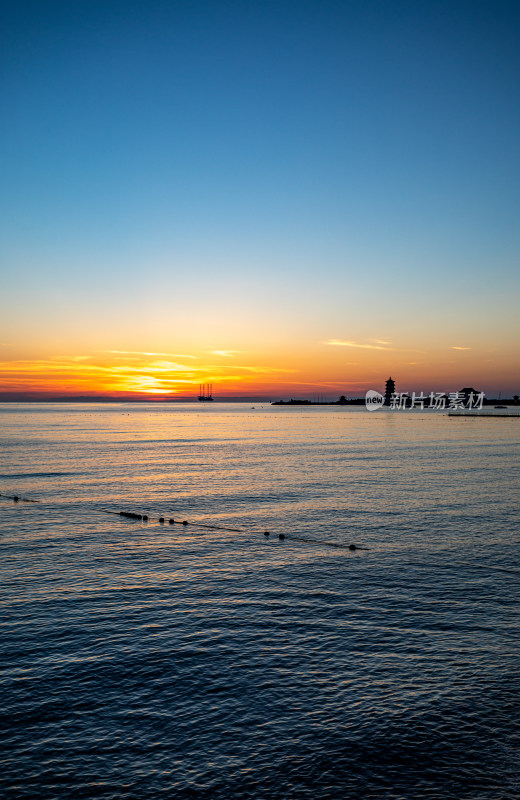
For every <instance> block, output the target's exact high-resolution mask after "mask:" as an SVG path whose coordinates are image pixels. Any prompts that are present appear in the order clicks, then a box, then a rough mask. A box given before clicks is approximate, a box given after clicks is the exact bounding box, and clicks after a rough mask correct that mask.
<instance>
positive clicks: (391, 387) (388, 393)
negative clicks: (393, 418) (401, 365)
mask: <svg viewBox="0 0 520 800" xmlns="http://www.w3.org/2000/svg"><path fill="white" fill-rule="evenodd" d="M394 392H395V382H394V381H393V380H392V378H388V380H387V382H386V386H385V403H384V404H385V406H389V405H390V400H391V398H392V395H393V393H394Z"/></svg>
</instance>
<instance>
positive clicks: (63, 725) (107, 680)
mask: <svg viewBox="0 0 520 800" xmlns="http://www.w3.org/2000/svg"><path fill="white" fill-rule="evenodd" d="M0 444H1V449H0V492H1V493H2V497H0V547H1V551H2V561H1V571H2V588H1V598H0V599H1V605H0V609H1V641H0V651H1V668H2V671H1V689H2V700H3V702H2V716H3V719H2V738H3V743H4V745H3V749H2V756H1V769H0V793H1V794H2V796H5V797H13V798H41V800H46V799H47V798H91V797H92V798H94V797H95V798H98V797H99V798H142V799H143V800H147V799H148V798H151V799H152V798H160V797H168V798H169V797H172V798H201V799H202V798H204V799H206V798H207V800H210V799H211V800H224V799H226V800H227V799H228V798H255V799H256V798H261V799H262V800H264V799H265V800H267V799H268V798H269V800H278V799H280V800H281V799H282V798H283V800H287V799H289V800H290V799H291V798H295V799H296V798H313V799H315V798H345V799H346V800H349V799H350V798H360V800H364V799H365V798H367V799H369V798H388V799H389V800H390V798H391V799H392V800H399V798H407V799H408V798H439V800H440V799H441V798H443V799H444V798H457V800H491V799H493V800H498V798H500V799H501V800H502V799H503V798H515V800H518V798H520V780H519V778H518V776H519V774H520V750H519V746H520V736H519V724H518V722H519V717H518V708H519V697H520V692H519V690H520V677H519V661H520V659H519V655H518V630H519V629H518V621H519V620H518V617H519V613H518V587H519V577H520V565H519V557H518V552H519V538H520V537H519V528H518V497H519V496H520V491H519V488H520V487H519V484H520V480H519V473H520V467H519V464H520V459H519V455H520V421H519V420H516V419H512V420H511V419H509V420H508V419H489V418H481V419H478V420H474V419H467V418H449V417H447V416H445V415H443V414H428V413H420V412H417V413H414V412H401V413H399V412H393V413H392V412H377V413H374V414H369V413H367V412H366V411H364V410H362V409H359V410H356V409H348V408H338V407H317V408H304V407H296V408H280V407H271V406H264V407H262V406H261V405H257V406H256V407H255V408H251V407H250V406H249V405H224V404H217V403H215V404H213V405H211V406H210V405H200V406H199V405H196V404H191V405H180V404H179V405H178V404H171V405H160V404H159V405H74V406H67V405H41V406H40V405H19V406H15V405H7V404H6V405H1V406H0ZM5 495H11V496H14V495H17V496H19V497H22V498H27V499H30V500H38V501H39V502H34V503H29V502H24V501H22V500H20V501H19V502H14V501H13V500H12V499H9V497H6V496H5ZM121 510H124V511H130V512H135V513H139V514H144V513H146V514H147V515H148V516H149V520H148V522H141V521H136V520H132V519H129V518H125V517H121V516H119V515H118V512H119V511H121ZM106 512H115V513H106ZM160 516H164V517H165V523H163V524H161V523H160V522H159V517H160ZM170 518H172V519H174V520H176V521H177V520H178V521H179V522H182V521H183V520H187V521H188V522H189V524H188V525H182V524H177V522H175V523H174V524H171V525H170V524H169V519H170ZM202 525H206V526H212V527H202ZM230 529H233V530H230ZM266 530H268V531H270V536H268V537H267V536H264V531H266ZM281 533H282V534H284V535H285V539H279V538H278V536H279V534H281ZM352 543H355V544H356V545H357V546H358V549H356V550H354V551H352V550H349V548H348V545H350V544H352ZM360 547H363V548H367V549H360Z"/></svg>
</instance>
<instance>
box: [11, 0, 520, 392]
mask: <svg viewBox="0 0 520 800" xmlns="http://www.w3.org/2000/svg"><path fill="white" fill-rule="evenodd" d="M0 30H1V33H0V52H1V57H0V58H1V62H0V64H1V73H0V76H1V77H0V92H1V108H2V125H1V128H0V206H1V214H0V268H1V283H0V400H2V399H4V400H5V399H24V398H33V399H35V398H52V397H78V396H81V397H83V396H85V397H87V396H88V397H105V396H106V397H116V398H122V399H125V398H143V399H161V398H167V399H176V398H178V399H184V398H194V397H195V396H196V395H197V394H198V390H199V384H200V383H202V382H211V383H212V384H213V391H214V395H215V397H216V398H218V397H221V398H223V397H237V398H239V397H243V398H247V397H258V398H266V399H276V398H278V397H291V396H292V397H308V398H313V397H317V396H324V397H327V398H328V397H330V398H334V399H335V398H336V397H337V396H338V395H339V394H345V395H347V396H362V395H363V394H364V393H365V391H366V390H367V389H381V388H382V386H384V381H385V380H386V378H387V377H388V376H389V375H391V376H392V377H393V378H394V380H395V381H396V388H397V389H398V390H399V391H412V390H413V391H416V392H419V391H424V392H425V393H426V392H430V391H431V390H434V391H454V390H457V389H459V388H461V387H463V386H474V387H476V388H477V389H479V390H482V391H485V392H486V393H487V394H488V395H490V396H497V394H498V392H502V395H503V396H504V397H505V396H511V395H512V394H513V393H519V394H520V357H519V348H518V341H519V332H520V331H519V321H518V318H519V314H518V309H519V305H520V303H519V300H520V263H519V255H520V225H519V224H518V220H519V210H520V209H519V205H520V204H519V199H520V198H519V186H520V181H519V178H520V148H519V142H520V124H519V123H520V102H519V101H520V47H519V46H518V42H519V41H520V4H519V3H518V2H504V1H503V0H489V1H487V0H486V1H482V0H469V1H466V0H447V1H446V2H443V1H440V2H437V1H436V0H431V1H430V2H427V1H425V2H417V1H416V0H410V1H407V0H402V1H401V0H386V1H385V2H382V1H381V0H378V1H376V0H358V1H357V2H351V1H350V0H343V2H335V1H332V0H321V2H305V0H299V2H296V0H293V1H292V2H289V1H288V0H276V2H272V1H271V0H257V1H256V2H249V0H242V2H223V1H222V2H211V1H208V2H202V1H201V2H197V0H191V2H180V1H179V2H176V0H169V2H166V1H165V0H160V1H159V0H148V2H135V1H134V2H132V0H125V2H115V1H114V0H103V2H96V0H90V2H85V1H84V0H76V1H75V2H74V3H71V2H70V1H69V0H67V2H51V1H50V0H49V1H48V2H47V0H39V2H26V0H18V2H17V3H4V4H3V5H2V10H1V12H0Z"/></svg>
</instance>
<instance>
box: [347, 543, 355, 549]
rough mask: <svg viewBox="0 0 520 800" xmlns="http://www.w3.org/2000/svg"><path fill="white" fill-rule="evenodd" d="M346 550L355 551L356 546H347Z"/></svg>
mask: <svg viewBox="0 0 520 800" xmlns="http://www.w3.org/2000/svg"><path fill="white" fill-rule="evenodd" d="M348 549H349V550H356V545H355V544H349V546H348Z"/></svg>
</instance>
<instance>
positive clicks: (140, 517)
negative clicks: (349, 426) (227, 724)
mask: <svg viewBox="0 0 520 800" xmlns="http://www.w3.org/2000/svg"><path fill="white" fill-rule="evenodd" d="M0 497H5V498H7V499H9V500H13V501H14V502H15V503H18V502H21V503H41V500H29V499H28V498H27V497H20V496H19V495H17V494H15V495H11V494H2V492H0ZM44 505H49V503H47V504H45V503H44ZM94 510H95V511H98V512H100V513H102V514H113V515H114V516H116V517H124V518H126V519H132V520H135V521H136V522H139V521H141V522H159V523H160V524H161V525H162V524H165V523H166V519H167V518H166V517H158V518H157V517H149V516H148V514H138V513H136V512H134V511H111V510H108V509H106V508H96V509H94ZM168 524H169V525H183V526H185V527H186V526H188V525H190V526H191V527H192V528H204V529H208V530H215V531H228V532H230V533H248V534H250V535H251V536H252V535H255V534H257V533H259V531H251V530H246V529H244V528H225V527H223V526H220V525H205V524H204V523H202V522H189V521H188V520H186V519H184V520H178V519H174V518H173V517H169V518H168ZM263 533H264V536H270V533H271V532H270V531H264V532H263ZM278 538H279V539H280V540H282V541H283V540H284V539H293V540H294V541H295V542H308V543H309V544H317V545H322V546H323V547H335V548H337V549H340V550H350V551H355V550H370V548H369V547H361V546H360V545H358V544H341V543H340V542H327V541H322V540H321V539H312V538H309V537H308V536H295V535H294V534H292V533H291V534H287V533H279V534H278ZM408 563H409V564H413V565H414V566H417V565H420V564H421V562H420V561H415V560H413V561H409V562H408ZM426 563H427V564H428V562H426ZM455 564H457V565H458V566H464V567H467V568H468V569H487V570H491V571H494V572H497V571H498V572H506V573H508V574H509V575H518V574H519V570H514V569H507V567H496V566H493V567H492V566H490V565H489V564H469V563H468V562H467V561H452V562H448V563H443V564H441V563H437V564H433V562H430V563H429V564H428V565H429V566H436V567H439V568H441V569H443V568H444V569H449V568H450V567H451V566H452V565H455Z"/></svg>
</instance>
